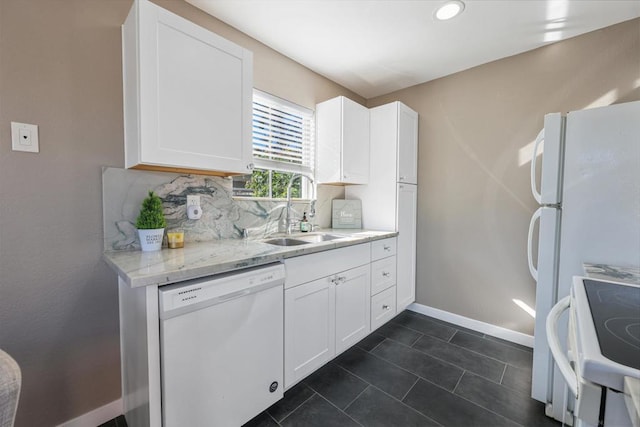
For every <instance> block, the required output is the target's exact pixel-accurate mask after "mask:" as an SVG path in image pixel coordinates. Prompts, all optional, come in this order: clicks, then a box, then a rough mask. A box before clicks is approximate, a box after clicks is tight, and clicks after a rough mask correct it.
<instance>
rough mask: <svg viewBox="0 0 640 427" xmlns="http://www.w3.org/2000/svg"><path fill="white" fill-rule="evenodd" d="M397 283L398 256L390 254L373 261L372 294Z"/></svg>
mask: <svg viewBox="0 0 640 427" xmlns="http://www.w3.org/2000/svg"><path fill="white" fill-rule="evenodd" d="M395 284H396V257H395V256H390V257H388V258H382V259H379V260H378V261H374V262H372V263H371V295H375V294H377V293H379V292H380V291H384V290H385V289H387V288H389V287H391V286H393V285H395Z"/></svg>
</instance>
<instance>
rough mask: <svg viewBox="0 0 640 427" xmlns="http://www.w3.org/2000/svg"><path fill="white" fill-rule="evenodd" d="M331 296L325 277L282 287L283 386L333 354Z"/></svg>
mask: <svg viewBox="0 0 640 427" xmlns="http://www.w3.org/2000/svg"><path fill="white" fill-rule="evenodd" d="M335 300H336V299H335V285H334V283H333V282H332V281H331V278H329V277H325V278H322V279H318V280H314V281H313V282H309V283H305V284H303V285H299V286H296V287H294V288H291V289H287V290H285V292H284V319H285V320H284V353H285V366H284V386H285V389H286V388H288V387H291V386H292V385H294V384H295V383H297V382H298V381H300V380H301V379H303V378H304V377H306V376H307V375H309V374H310V373H312V372H313V371H315V370H316V369H318V368H319V367H321V366H322V365H324V364H325V363H326V362H328V361H329V360H331V359H332V358H333V356H334V355H335V336H336V334H335V307H336V302H335Z"/></svg>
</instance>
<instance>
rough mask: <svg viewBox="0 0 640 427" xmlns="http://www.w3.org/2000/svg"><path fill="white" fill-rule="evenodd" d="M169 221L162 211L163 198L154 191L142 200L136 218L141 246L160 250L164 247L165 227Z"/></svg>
mask: <svg viewBox="0 0 640 427" xmlns="http://www.w3.org/2000/svg"><path fill="white" fill-rule="evenodd" d="M166 226H167V222H166V221H165V219H164V214H163V212H162V200H160V197H158V196H157V195H156V194H154V192H153V191H149V195H148V196H147V197H146V198H145V199H144V200H143V201H142V207H141V208H140V214H139V215H138V219H137V220H136V227H137V228H138V236H139V237H140V246H141V247H142V250H143V251H145V252H146V251H158V250H160V248H161V247H162V238H163V236H164V228H165V227H166Z"/></svg>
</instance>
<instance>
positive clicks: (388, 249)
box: [383, 245, 391, 252]
mask: <svg viewBox="0 0 640 427" xmlns="http://www.w3.org/2000/svg"><path fill="white" fill-rule="evenodd" d="M383 249H384V250H385V251H387V252H389V251H391V246H387V245H384V246H383Z"/></svg>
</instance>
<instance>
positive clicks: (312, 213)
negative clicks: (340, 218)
mask: <svg viewBox="0 0 640 427" xmlns="http://www.w3.org/2000/svg"><path fill="white" fill-rule="evenodd" d="M298 177H305V178H307V179H308V180H309V182H311V183H312V184H313V178H311V176H310V175H308V174H306V173H293V174H291V178H289V185H287V208H286V210H287V214H286V217H285V226H286V233H287V234H291V226H292V225H293V221H292V219H291V209H292V208H291V186H292V185H293V181H294V180H295V179H296V178H298ZM314 192H315V191H314ZM315 215H316V201H315V199H312V200H311V209H310V210H309V217H311V218H313V217H314V216H315Z"/></svg>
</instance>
